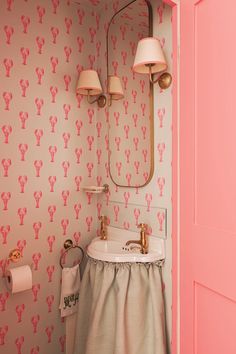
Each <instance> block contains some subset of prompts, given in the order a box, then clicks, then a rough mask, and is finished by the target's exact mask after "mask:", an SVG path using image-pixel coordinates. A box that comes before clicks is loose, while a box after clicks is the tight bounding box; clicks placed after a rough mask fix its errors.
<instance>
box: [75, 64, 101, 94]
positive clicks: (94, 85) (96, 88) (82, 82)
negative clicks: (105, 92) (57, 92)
mask: <svg viewBox="0 0 236 354" xmlns="http://www.w3.org/2000/svg"><path fill="white" fill-rule="evenodd" d="M76 93H77V94H80V95H85V96H88V95H89V96H96V95H99V94H100V93H102V86H101V83H100V80H99V77H98V73H97V72H96V70H82V71H81V73H80V76H79V80H78V83H77V88H76Z"/></svg>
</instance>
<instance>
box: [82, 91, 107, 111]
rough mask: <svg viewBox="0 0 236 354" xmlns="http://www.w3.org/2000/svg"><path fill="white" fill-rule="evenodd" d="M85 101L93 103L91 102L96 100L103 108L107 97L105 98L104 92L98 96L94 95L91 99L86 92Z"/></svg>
mask: <svg viewBox="0 0 236 354" xmlns="http://www.w3.org/2000/svg"><path fill="white" fill-rule="evenodd" d="M87 102H88V103H89V104H93V103H95V102H97V104H98V107H99V108H104V107H105V106H106V103H107V98H106V96H105V95H104V94H101V95H99V96H98V97H96V98H95V99H92V96H90V95H89V94H88V96H87Z"/></svg>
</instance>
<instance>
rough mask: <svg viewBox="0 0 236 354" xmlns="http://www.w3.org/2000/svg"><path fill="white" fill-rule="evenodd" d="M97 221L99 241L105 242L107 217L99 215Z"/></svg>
mask: <svg viewBox="0 0 236 354" xmlns="http://www.w3.org/2000/svg"><path fill="white" fill-rule="evenodd" d="M99 220H101V228H100V238H101V240H107V216H105V215H101V216H100V217H99Z"/></svg>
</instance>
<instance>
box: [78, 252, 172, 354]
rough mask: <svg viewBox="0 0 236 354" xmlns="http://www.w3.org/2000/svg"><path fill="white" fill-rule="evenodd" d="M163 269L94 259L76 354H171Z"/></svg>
mask: <svg viewBox="0 0 236 354" xmlns="http://www.w3.org/2000/svg"><path fill="white" fill-rule="evenodd" d="M160 272H161V270H160V264H159V263H150V264H144V263H138V264H137V263H108V262H102V261H96V260H93V259H91V258H89V259H88V263H87V265H86V269H85V272H84V275H83V280H82V284H81V290H80V298H79V310H78V317H77V329H76V340H75V352H74V354H166V338H165V313H164V301H163V292H162V280H161V273H160Z"/></svg>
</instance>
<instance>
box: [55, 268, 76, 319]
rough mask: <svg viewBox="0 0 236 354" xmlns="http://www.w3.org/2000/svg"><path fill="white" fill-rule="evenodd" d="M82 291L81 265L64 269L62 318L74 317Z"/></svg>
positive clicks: (61, 301) (60, 307)
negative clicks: (80, 291)
mask: <svg viewBox="0 0 236 354" xmlns="http://www.w3.org/2000/svg"><path fill="white" fill-rule="evenodd" d="M79 289H80V269H79V264H77V265H76V266H74V267H72V268H63V269H62V280H61V300H60V305H59V309H60V310H61V317H65V316H69V315H72V314H73V313H75V312H76V311H77V307H78V301H79Z"/></svg>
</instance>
